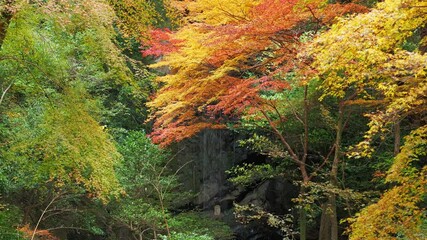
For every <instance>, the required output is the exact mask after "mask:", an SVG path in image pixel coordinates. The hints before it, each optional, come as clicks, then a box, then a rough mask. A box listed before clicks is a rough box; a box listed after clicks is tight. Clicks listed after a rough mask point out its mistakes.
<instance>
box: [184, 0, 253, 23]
mask: <svg viewBox="0 0 427 240" xmlns="http://www.w3.org/2000/svg"><path fill="white" fill-rule="evenodd" d="M259 3H260V0H236V1H224V0H198V1H195V2H192V3H191V4H190V5H189V10H190V11H193V12H197V13H199V14H197V15H196V16H195V19H196V20H198V21H201V22H204V23H207V24H210V25H222V24H226V23H230V22H235V21H241V20H247V19H249V17H248V16H249V11H250V9H251V8H252V7H254V6H256V5H257V4H259Z"/></svg>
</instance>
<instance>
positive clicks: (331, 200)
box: [319, 102, 344, 240]
mask: <svg viewBox="0 0 427 240" xmlns="http://www.w3.org/2000/svg"><path fill="white" fill-rule="evenodd" d="M343 106H344V105H343V102H341V103H340V104H339V111H338V121H337V127H336V137H335V152H334V159H333V161H332V168H331V172H330V177H331V180H330V181H331V183H332V186H333V187H338V167H339V163H340V157H341V137H342V132H343V118H344V117H343V115H344V110H343V108H344V107H343ZM319 240H338V219H337V203H336V196H335V193H333V192H331V193H329V194H328V200H327V202H326V203H324V204H323V205H322V217H321V222H320V231H319Z"/></svg>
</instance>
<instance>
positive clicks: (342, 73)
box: [310, 0, 427, 239]
mask: <svg viewBox="0 0 427 240" xmlns="http://www.w3.org/2000/svg"><path fill="white" fill-rule="evenodd" d="M426 7H427V5H426V2H425V1H417V0H407V1H384V2H383V3H379V4H378V6H377V7H376V8H375V9H373V10H372V11H371V12H369V13H366V14H361V15H358V16H355V17H353V18H350V19H341V20H340V21H339V22H338V23H337V24H336V25H334V26H333V27H332V28H331V30H330V31H328V32H326V33H324V34H322V35H321V36H320V37H319V38H318V39H316V40H315V41H314V43H313V45H312V48H311V50H310V51H311V53H312V54H313V55H312V56H314V59H315V61H314V63H313V66H315V68H316V70H317V71H318V74H319V76H320V78H321V80H322V88H323V90H324V93H325V96H328V95H329V96H335V97H338V98H342V97H344V96H345V95H347V94H348V93H349V92H353V93H354V94H356V95H357V99H354V100H353V101H351V102H349V104H375V106H376V108H377V111H374V112H371V113H369V114H367V116H368V117H369V118H370V123H369V130H368V131H367V132H366V134H365V140H363V141H362V142H360V143H359V144H358V145H357V146H356V148H355V149H353V151H352V152H351V155H352V156H354V157H356V158H358V157H363V156H368V157H369V156H371V155H372V152H373V147H372V144H373V143H374V142H375V140H376V138H377V137H378V136H379V137H380V139H384V138H385V136H386V135H387V134H388V133H390V132H391V131H392V129H393V126H398V124H399V122H401V121H402V120H404V119H410V118H411V117H414V116H425V113H426V106H427V105H426V99H425V95H426V93H427V88H426V64H425V63H426V60H427V58H426V57H427V56H426V54H425V46H426V40H427V39H426V35H425V31H423V29H425V26H426V24H427V18H426V16H427V15H426V13H427V12H426ZM412 128H413V127H412ZM394 130H395V131H396V130H397V133H398V134H397V135H396V136H397V137H396V138H397V146H398V144H399V142H400V139H399V138H400V137H399V135H400V133H399V131H398V130H399V128H398V127H397V128H396V127H395V128H394ZM425 136H426V135H425V123H424V122H420V124H418V126H416V128H415V129H414V130H413V131H412V132H411V133H410V134H409V135H408V137H406V141H405V144H404V145H403V146H402V147H401V148H400V153H399V149H397V151H396V150H395V153H397V156H396V157H395V159H394V163H393V166H392V167H391V169H390V170H389V173H388V176H387V181H390V182H396V183H397V186H395V187H393V188H392V189H391V190H389V191H388V192H386V193H385V194H384V195H383V196H382V198H381V199H380V200H379V201H378V202H377V203H376V204H373V205H371V206H369V207H367V208H366V209H365V210H363V211H362V212H361V213H360V215H358V216H357V217H356V219H355V222H354V223H353V225H352V227H351V235H350V238H351V239H379V238H381V239H395V236H396V235H399V234H402V235H404V236H406V237H409V238H417V237H419V236H417V234H420V227H419V226H420V224H421V223H420V221H421V219H422V218H423V214H425V209H424V208H422V207H420V206H419V204H420V203H421V202H423V201H424V200H423V198H422V197H421V196H423V195H424V194H425V192H426V188H425V164H420V165H419V166H418V167H415V166H414V162H415V161H422V160H421V159H422V158H424V153H423V151H424V150H421V149H425ZM395 145H396V143H395ZM415 165H416V164H415ZM398 196H399V197H398ZM402 196H405V197H402ZM423 212H424V213H423ZM424 217H425V216H424ZM409 219H410V220H409Z"/></svg>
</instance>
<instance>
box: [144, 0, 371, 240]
mask: <svg viewBox="0 0 427 240" xmlns="http://www.w3.org/2000/svg"><path fill="white" fill-rule="evenodd" d="M190 6H191V7H192V8H193V9H195V11H200V14H196V15H195V16H193V22H194V23H192V24H188V25H185V26H184V27H183V28H182V29H180V30H179V31H177V32H176V33H173V34H172V33H170V32H163V33H161V32H158V31H155V32H153V33H154V36H153V39H161V41H158V42H157V43H156V42H154V43H153V42H150V43H151V44H152V45H153V46H152V47H151V48H149V49H147V50H145V51H143V54H144V55H146V54H156V55H160V54H164V56H163V59H162V61H160V62H159V63H156V64H154V65H153V67H161V66H167V67H169V68H170V70H171V73H170V74H167V75H165V76H163V77H160V78H159V81H160V82H161V83H162V84H164V87H163V88H162V89H161V90H160V91H159V92H158V93H157V94H156V96H155V98H154V99H153V100H152V101H151V102H150V103H149V105H150V106H151V107H152V108H153V110H154V114H153V118H154V121H155V122H154V131H153V133H152V134H151V136H152V138H153V140H154V141H155V142H158V143H160V144H162V145H168V144H170V143H172V142H174V141H180V140H182V139H185V138H188V137H191V136H193V135H194V134H196V133H197V132H199V131H201V130H202V129H205V128H224V127H225V125H224V123H225V122H227V121H230V120H233V118H234V119H236V120H237V119H238V118H239V116H242V115H246V114H249V115H251V114H255V113H257V114H256V115H258V116H257V118H258V119H264V120H265V121H266V122H267V125H268V126H269V127H270V128H271V129H272V131H273V133H274V135H275V136H276V137H277V138H278V139H279V141H280V143H281V144H282V145H283V147H284V148H285V150H286V151H287V152H288V153H289V155H290V158H291V160H292V161H293V162H294V163H295V164H296V165H297V166H298V168H299V170H300V172H301V177H302V182H303V186H304V185H306V184H307V183H308V182H309V181H310V179H311V178H312V177H313V176H314V175H315V171H314V172H313V173H309V172H308V170H307V163H306V161H307V156H308V151H309V139H308V138H309V137H308V128H309V122H308V115H309V113H308V112H309V108H310V107H309V104H308V101H309V100H308V97H309V92H308V85H307V81H308V79H305V78H304V76H305V73H303V74H302V77H298V78H300V80H299V81H300V82H299V83H298V84H297V86H302V87H303V88H304V91H303V92H304V93H303V105H302V111H301V114H296V117H297V119H298V120H299V121H301V123H302V125H303V129H304V131H303V132H304V133H302V136H304V137H303V139H304V140H303V144H302V146H301V148H302V150H301V151H300V152H298V151H297V148H296V147H295V146H292V144H291V143H290V142H289V140H288V139H287V137H286V135H285V133H284V132H283V131H282V130H281V129H280V125H281V124H283V122H286V119H285V118H282V116H281V115H282V114H281V113H280V111H279V110H278V107H277V106H278V105H277V104H278V103H279V102H280V101H281V100H282V99H274V98H268V97H267V98H266V97H265V94H263V93H268V92H281V91H283V90H285V89H290V88H291V85H290V83H289V82H288V81H287V79H286V77H284V76H285V75H286V73H288V72H292V71H294V70H295V69H297V68H299V67H301V65H304V64H306V62H304V61H302V62H301V61H299V60H297V58H296V56H297V54H298V52H299V50H300V48H301V46H303V45H304V43H305V41H307V40H308V39H310V37H311V35H314V34H315V33H316V31H317V30H319V29H320V28H322V27H323V26H325V25H328V24H330V23H331V22H332V21H333V19H334V17H335V16H337V15H342V14H345V13H349V12H361V11H366V9H365V8H363V7H361V6H359V5H356V4H347V5H341V4H326V3H325V2H324V1H297V0H294V1H279V0H266V1H256V2H253V1H244V0H242V1H239V2H233V3H225V2H224V1H213V2H211V1H195V2H194V3H192V5H190ZM213 16H222V17H213ZM307 26H308V27H307ZM301 68H302V67H301ZM224 120H227V121H224ZM338 137H339V135H338ZM337 141H339V139H338V140H337ZM337 152H338V151H337ZM330 153H331V152H330ZM330 153H325V157H326V159H327V158H328V157H329V155H330ZM337 156H338V155H337ZM337 161H338V160H337ZM301 191H302V192H304V187H302V190H301ZM303 212H304V210H303V211H302V215H301V219H300V221H301V222H302V224H301V226H300V230H301V239H305V220H304V219H305V217H304V214H303ZM335 225H336V223H335ZM336 231H337V230H336V229H335V232H336Z"/></svg>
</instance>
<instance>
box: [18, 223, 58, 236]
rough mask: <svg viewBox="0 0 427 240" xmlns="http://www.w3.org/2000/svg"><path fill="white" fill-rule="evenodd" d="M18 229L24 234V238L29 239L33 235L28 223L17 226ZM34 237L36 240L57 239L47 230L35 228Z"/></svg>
mask: <svg viewBox="0 0 427 240" xmlns="http://www.w3.org/2000/svg"><path fill="white" fill-rule="evenodd" d="M18 230H19V231H20V232H22V233H23V234H24V237H25V238H28V239H30V238H31V237H32V236H33V232H34V230H33V229H31V228H30V226H29V225H28V224H27V225H24V226H23V227H20V228H18ZM35 237H36V238H35V239H37V240H59V238H57V237H55V236H53V235H52V233H50V232H49V231H48V230H37V231H36V234H35Z"/></svg>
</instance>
